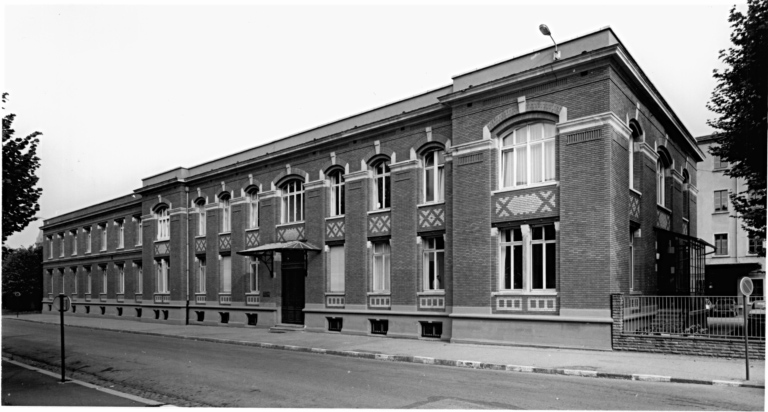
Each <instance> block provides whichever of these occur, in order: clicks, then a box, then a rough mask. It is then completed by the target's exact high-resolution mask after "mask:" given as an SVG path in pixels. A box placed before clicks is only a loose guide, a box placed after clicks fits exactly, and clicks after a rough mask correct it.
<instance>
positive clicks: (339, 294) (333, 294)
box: [325, 292, 371, 296]
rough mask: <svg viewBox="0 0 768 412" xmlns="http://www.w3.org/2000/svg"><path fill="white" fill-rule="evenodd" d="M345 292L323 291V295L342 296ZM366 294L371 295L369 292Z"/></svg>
mask: <svg viewBox="0 0 768 412" xmlns="http://www.w3.org/2000/svg"><path fill="white" fill-rule="evenodd" d="M345 294H346V292H325V296H344V295H345ZM368 295H371V293H370V292H369V293H368Z"/></svg>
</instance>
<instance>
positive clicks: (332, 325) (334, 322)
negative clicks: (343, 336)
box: [327, 318, 344, 332]
mask: <svg viewBox="0 0 768 412" xmlns="http://www.w3.org/2000/svg"><path fill="white" fill-rule="evenodd" d="M327 319H328V331H329V332H341V328H342V326H343V324H344V320H343V318H327Z"/></svg>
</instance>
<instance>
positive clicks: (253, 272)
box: [248, 256, 259, 294]
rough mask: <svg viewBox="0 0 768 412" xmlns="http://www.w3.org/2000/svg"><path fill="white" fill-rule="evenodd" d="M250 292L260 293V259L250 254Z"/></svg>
mask: <svg viewBox="0 0 768 412" xmlns="http://www.w3.org/2000/svg"><path fill="white" fill-rule="evenodd" d="M248 293H253V294H258V293H259V259H258V258H256V256H248Z"/></svg>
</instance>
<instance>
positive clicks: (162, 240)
mask: <svg viewBox="0 0 768 412" xmlns="http://www.w3.org/2000/svg"><path fill="white" fill-rule="evenodd" d="M169 240H171V238H169V237H166V238H163V239H156V240H155V243H157V242H167V241H169Z"/></svg>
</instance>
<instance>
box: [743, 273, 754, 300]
mask: <svg viewBox="0 0 768 412" xmlns="http://www.w3.org/2000/svg"><path fill="white" fill-rule="evenodd" d="M739 290H741V294H742V295H744V296H749V295H751V294H752V292H753V291H754V290H755V285H754V284H753V283H752V279H750V278H748V277H746V276H745V277H743V278H741V282H739Z"/></svg>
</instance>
